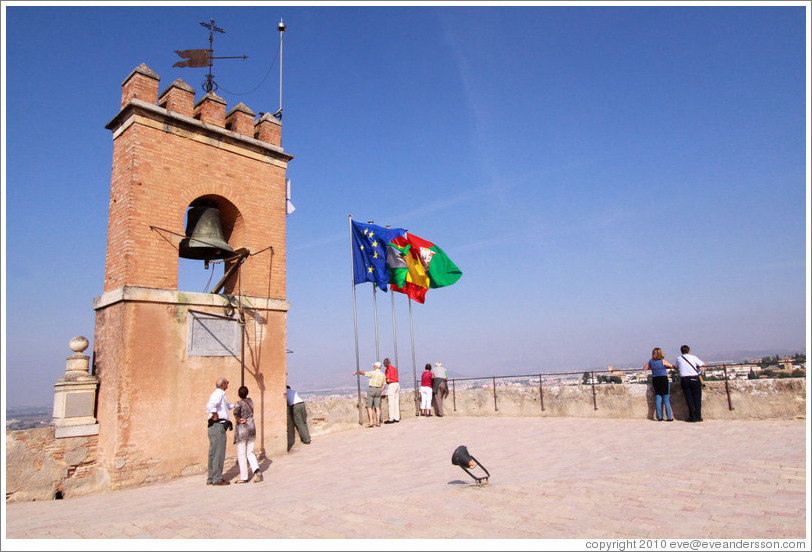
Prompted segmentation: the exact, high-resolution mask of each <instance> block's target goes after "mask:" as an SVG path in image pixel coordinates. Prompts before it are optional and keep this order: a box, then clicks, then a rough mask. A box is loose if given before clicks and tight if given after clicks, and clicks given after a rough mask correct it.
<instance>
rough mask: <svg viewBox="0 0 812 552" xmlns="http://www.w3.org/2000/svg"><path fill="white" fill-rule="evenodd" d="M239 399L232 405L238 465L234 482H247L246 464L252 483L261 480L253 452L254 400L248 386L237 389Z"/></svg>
mask: <svg viewBox="0 0 812 552" xmlns="http://www.w3.org/2000/svg"><path fill="white" fill-rule="evenodd" d="M237 395H239V397H240V400H239V401H238V402H237V404H235V405H234V417H235V418H236V419H237V427H236V428H235V429H234V444H235V445H237V463H238V464H239V465H240V478H239V479H238V480H237V481H236V483H247V482H248V464H250V465H251V471H252V472H253V473H254V483H259V482H260V481H262V472H261V471H259V464H258V463H257V457H256V455H255V454H254V443H255V441H256V438H257V428H256V425H255V424H254V401H253V400H251V399H249V398H248V388H247V387H246V386H244V385H243V386H242V387H240V388H239V389H238V390H237Z"/></svg>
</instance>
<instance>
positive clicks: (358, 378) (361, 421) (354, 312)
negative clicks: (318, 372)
mask: <svg viewBox="0 0 812 552" xmlns="http://www.w3.org/2000/svg"><path fill="white" fill-rule="evenodd" d="M347 217H348V220H349V223H350V273H351V274H352V278H351V283H352V318H353V321H354V322H355V383H356V384H357V385H358V425H363V424H364V419H363V412H362V411H361V375H360V374H359V373H358V372H360V371H361V361H360V359H359V358H358V310H357V309H356V307H355V269H354V267H353V265H354V263H355V258H354V256H353V252H352V215H347Z"/></svg>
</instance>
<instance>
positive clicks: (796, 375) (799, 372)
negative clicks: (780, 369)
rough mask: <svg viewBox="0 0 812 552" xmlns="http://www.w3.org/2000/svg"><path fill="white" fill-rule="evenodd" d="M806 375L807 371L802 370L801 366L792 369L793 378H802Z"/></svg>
mask: <svg viewBox="0 0 812 552" xmlns="http://www.w3.org/2000/svg"><path fill="white" fill-rule="evenodd" d="M804 376H806V371H804V370H801V369H800V368H796V369H795V370H793V371H792V377H793V378H802V377H804Z"/></svg>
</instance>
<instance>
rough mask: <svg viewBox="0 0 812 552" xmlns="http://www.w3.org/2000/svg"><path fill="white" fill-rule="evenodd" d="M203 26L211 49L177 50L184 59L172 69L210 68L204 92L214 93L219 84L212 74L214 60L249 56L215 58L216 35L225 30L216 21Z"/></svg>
mask: <svg viewBox="0 0 812 552" xmlns="http://www.w3.org/2000/svg"><path fill="white" fill-rule="evenodd" d="M200 24H201V25H203V26H204V27H206V28H207V29H208V30H209V49H208V50H206V49H197V50H175V53H176V54H178V55H179V56H180V57H182V58H187V59H184V60H183V61H178V62H176V63H175V64H174V65H173V66H172V67H206V66H207V65H208V66H209V73H208V75H206V80H204V81H203V90H204V91H206V93H208V92H212V91H215V90H217V83H216V82H214V75H212V74H211V68H212V64H213V60H215V59H246V58H248V56H246V55H245V54H243V55H241V56H215V55H214V33H216V32H217V33H225V31H224V30H223V29H221V28H220V27H218V26H217V25H215V24H214V19H212V20H211V22H210V23H203V22H202V21H201V22H200Z"/></svg>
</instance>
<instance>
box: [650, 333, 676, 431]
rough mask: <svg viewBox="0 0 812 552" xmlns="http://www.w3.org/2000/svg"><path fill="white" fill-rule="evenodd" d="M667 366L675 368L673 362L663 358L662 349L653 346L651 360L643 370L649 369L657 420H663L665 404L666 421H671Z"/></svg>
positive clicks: (672, 419)
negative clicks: (654, 396)
mask: <svg viewBox="0 0 812 552" xmlns="http://www.w3.org/2000/svg"><path fill="white" fill-rule="evenodd" d="M667 368H676V367H675V366H674V365H673V364H671V363H670V362H668V361H667V360H665V355H664V354H663V350H662V349H660V348H659V347H655V348H654V350H653V351H651V360H649V361H648V363H646V365H645V366H643V370H651V385H652V387H654V394H655V395H656V398H655V400H654V407H655V411H656V414H657V421H658V422H662V421H663V406H665V415H666V421H668V422H673V421H674V417H673V416H672V415H671V396H670V384H669V383H668V370H667Z"/></svg>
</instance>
